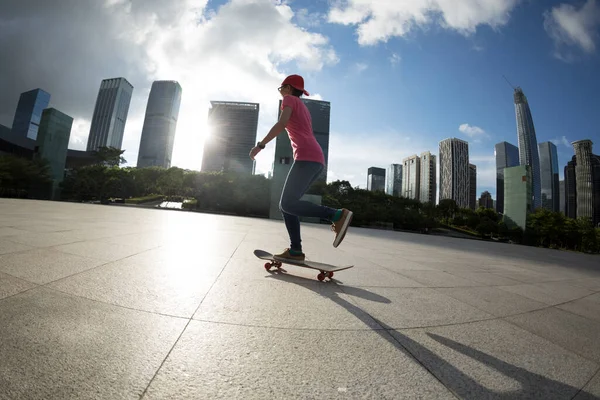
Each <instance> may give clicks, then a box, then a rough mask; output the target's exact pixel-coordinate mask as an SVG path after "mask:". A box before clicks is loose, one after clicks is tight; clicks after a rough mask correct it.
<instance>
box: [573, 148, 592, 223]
mask: <svg viewBox="0 0 600 400" xmlns="http://www.w3.org/2000/svg"><path fill="white" fill-rule="evenodd" d="M572 144H573V148H574V149H575V156H576V157H577V165H576V166H575V181H576V182H577V183H576V187H577V218H580V217H583V218H589V219H592V218H593V213H594V198H593V185H592V184H593V177H592V141H591V140H578V141H576V142H573V143H572Z"/></svg>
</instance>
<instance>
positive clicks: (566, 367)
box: [392, 320, 598, 399]
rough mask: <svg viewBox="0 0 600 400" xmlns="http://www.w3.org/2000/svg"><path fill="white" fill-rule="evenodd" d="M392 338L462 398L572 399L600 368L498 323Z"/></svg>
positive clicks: (395, 333)
mask: <svg viewBox="0 0 600 400" xmlns="http://www.w3.org/2000/svg"><path fill="white" fill-rule="evenodd" d="M392 335H393V336H394V337H395V338H396V339H397V340H398V341H399V342H400V343H402V345H403V346H404V347H406V348H407V349H408V350H409V351H410V352H411V353H412V354H413V355H414V356H415V357H416V358H418V359H419V361H421V362H422V363H423V364H424V365H425V366H426V367H427V368H428V369H429V370H430V371H431V372H432V373H433V374H434V375H435V376H436V377H438V378H439V379H440V380H441V381H442V382H443V383H444V384H445V385H446V387H448V388H449V389H450V390H452V391H453V392H454V393H455V394H456V395H457V397H459V398H464V399H571V398H572V397H573V396H574V395H575V394H576V393H577V392H578V391H579V390H580V389H581V388H582V387H583V386H584V385H585V383H586V382H587V381H588V380H589V379H590V377H591V376H592V375H593V374H594V373H595V371H596V370H597V368H598V364H596V363H594V362H591V361H589V360H586V359H584V358H582V357H579V356H577V355H576V354H573V353H571V352H569V351H567V350H565V349H562V348H561V347H559V346H557V345H555V344H553V343H550V342H548V341H547V340H545V339H542V338H540V337H538V336H536V335H533V334H530V333H529V332H526V331H524V330H522V329H520V328H518V327H515V326H513V325H511V324H508V323H506V322H504V321H499V320H493V321H482V322H474V323H471V324H464V325H455V326H446V327H437V328H427V329H417V330H402V331H392Z"/></svg>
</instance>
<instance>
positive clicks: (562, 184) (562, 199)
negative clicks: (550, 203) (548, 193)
mask: <svg viewBox="0 0 600 400" xmlns="http://www.w3.org/2000/svg"><path fill="white" fill-rule="evenodd" d="M558 188H559V189H558V192H559V193H558V197H559V206H558V211H560V212H561V213H562V214H564V215H566V210H565V180H564V179H563V180H562V181H560V182H558Z"/></svg>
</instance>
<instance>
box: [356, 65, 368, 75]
mask: <svg viewBox="0 0 600 400" xmlns="http://www.w3.org/2000/svg"><path fill="white" fill-rule="evenodd" d="M367 68H369V64H367V63H364V62H357V63H356V64H354V65H353V66H352V70H353V71H354V72H355V73H357V74H360V73H361V72H364V71H365V70H366V69H367Z"/></svg>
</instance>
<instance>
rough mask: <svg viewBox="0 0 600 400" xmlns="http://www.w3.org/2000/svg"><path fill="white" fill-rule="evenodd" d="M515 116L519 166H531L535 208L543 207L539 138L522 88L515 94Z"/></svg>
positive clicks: (516, 90)
mask: <svg viewBox="0 0 600 400" xmlns="http://www.w3.org/2000/svg"><path fill="white" fill-rule="evenodd" d="M514 100H515V114H516V117H517V137H518V140H519V164H520V165H529V166H530V167H531V176H532V185H533V186H532V195H533V203H532V204H533V208H534V209H536V208H538V207H540V206H541V205H542V185H541V182H540V158H539V153H538V144H537V138H536V136H535V127H534V125H533V117H532V116H531V110H530V108H529V103H528V102H527V97H525V94H524V93H523V90H522V89H521V88H519V87H518V88H516V89H515V93H514Z"/></svg>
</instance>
